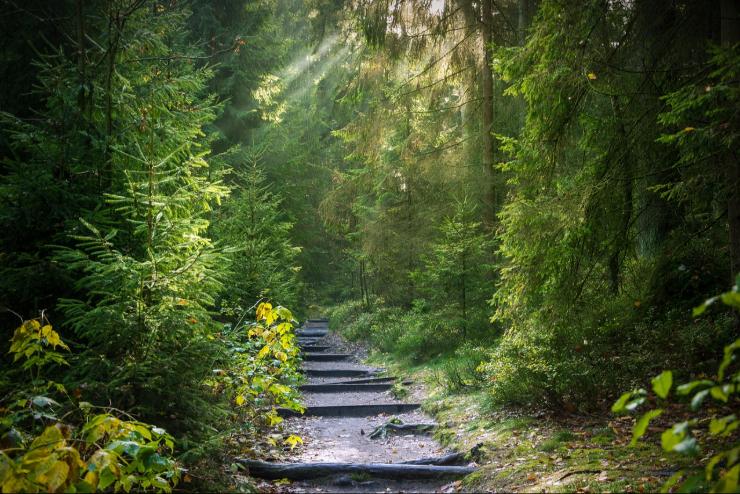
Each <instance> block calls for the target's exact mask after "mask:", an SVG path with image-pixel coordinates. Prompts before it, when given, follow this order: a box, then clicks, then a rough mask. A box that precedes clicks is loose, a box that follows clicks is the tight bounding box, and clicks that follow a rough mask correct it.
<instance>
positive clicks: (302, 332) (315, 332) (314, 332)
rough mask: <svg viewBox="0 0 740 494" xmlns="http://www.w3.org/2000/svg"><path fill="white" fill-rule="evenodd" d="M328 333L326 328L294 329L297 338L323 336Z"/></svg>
mask: <svg viewBox="0 0 740 494" xmlns="http://www.w3.org/2000/svg"><path fill="white" fill-rule="evenodd" d="M327 334H329V330H328V329H296V331H295V335H296V336H298V337H299V338H323V337H324V336H326V335H327Z"/></svg>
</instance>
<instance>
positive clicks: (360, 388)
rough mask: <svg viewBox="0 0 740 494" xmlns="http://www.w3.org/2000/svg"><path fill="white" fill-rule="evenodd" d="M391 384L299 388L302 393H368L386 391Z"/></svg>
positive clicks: (327, 385)
mask: <svg viewBox="0 0 740 494" xmlns="http://www.w3.org/2000/svg"><path fill="white" fill-rule="evenodd" d="M392 387H393V383H376V384H304V385H303V386H301V387H299V388H298V389H300V390H301V391H302V392H304V393H368V392H378V391H388V390H389V389H391V388H392Z"/></svg>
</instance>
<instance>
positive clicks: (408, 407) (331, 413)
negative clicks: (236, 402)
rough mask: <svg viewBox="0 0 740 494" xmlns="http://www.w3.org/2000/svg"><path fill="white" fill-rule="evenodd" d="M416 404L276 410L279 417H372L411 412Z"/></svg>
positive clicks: (416, 406)
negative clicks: (299, 410) (302, 411)
mask: <svg viewBox="0 0 740 494" xmlns="http://www.w3.org/2000/svg"><path fill="white" fill-rule="evenodd" d="M419 406H420V405H419V404H418V403H376V404H372V405H327V406H315V407H307V408H306V411H305V412H304V413H303V414H300V413H298V412H296V411H294V410H290V409H288V408H278V410H277V411H278V414H279V415H280V416H281V417H372V416H373V415H380V414H381V413H382V414H386V415H395V414H399V413H406V412H412V411H414V410H416V409H417V408H419Z"/></svg>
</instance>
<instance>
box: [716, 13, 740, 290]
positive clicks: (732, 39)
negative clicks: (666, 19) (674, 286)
mask: <svg viewBox="0 0 740 494" xmlns="http://www.w3.org/2000/svg"><path fill="white" fill-rule="evenodd" d="M721 12H722V15H721V18H722V20H721V36H722V46H723V47H725V48H729V47H731V46H734V45H735V44H736V43H738V42H740V2H738V1H737V0H722V3H721ZM724 169H725V170H726V177H727V188H728V193H729V194H728V200H727V223H728V230H729V234H730V239H729V240H730V270H731V276H732V278H733V281H734V277H735V276H736V275H737V274H738V271H740V162H739V161H738V159H737V156H736V155H735V153H734V152H733V150H732V149H728V150H727V151H726V153H725V156H724Z"/></svg>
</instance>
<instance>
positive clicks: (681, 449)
mask: <svg viewBox="0 0 740 494" xmlns="http://www.w3.org/2000/svg"><path fill="white" fill-rule="evenodd" d="M673 451H675V452H676V453H681V454H682V455H689V456H694V455H696V454H697V453H698V452H699V446H698V444H697V442H696V438H694V437H691V436H688V437H686V438H685V439H684V440H683V441H681V442H680V443H678V444H676V445H675V446H674V447H673Z"/></svg>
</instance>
